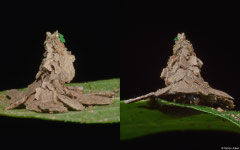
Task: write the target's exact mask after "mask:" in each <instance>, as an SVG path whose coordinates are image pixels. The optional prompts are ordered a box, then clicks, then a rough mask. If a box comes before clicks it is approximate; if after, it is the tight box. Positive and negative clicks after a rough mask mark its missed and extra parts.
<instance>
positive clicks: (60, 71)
mask: <svg viewBox="0 0 240 150" xmlns="http://www.w3.org/2000/svg"><path fill="white" fill-rule="evenodd" d="M60 35H61V34H59V33H58V31H56V32H55V33H53V34H51V33H50V32H47V36H46V41H45V42H44V46H45V50H46V51H45V53H44V59H43V60H42V63H41V65H40V68H39V71H38V73H37V75H36V80H35V81H34V82H33V83H32V84H30V85H29V86H28V88H27V91H26V92H22V91H18V90H9V91H8V93H7V95H8V96H9V97H10V98H11V99H10V101H9V106H8V107H7V109H14V108H19V107H21V106H23V107H26V109H28V110H32V111H36V112H49V113H62V112H67V111H68V110H83V109H84V108H85V107H86V106H88V105H105V104H110V103H111V102H112V100H111V99H110V98H107V97H102V96H97V95H95V94H83V93H82V89H81V88H79V87H76V88H74V87H71V88H69V87H67V86H66V85H65V83H69V82H70V81H71V80H72V79H73V78H74V76H75V70H74V67H73V62H74V61H75V57H74V55H72V54H71V52H70V51H67V48H66V47H65V45H64V43H63V41H62V40H61V39H60V37H59V36H60Z"/></svg>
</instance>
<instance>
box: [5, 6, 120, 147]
mask: <svg viewBox="0 0 240 150" xmlns="http://www.w3.org/2000/svg"><path fill="white" fill-rule="evenodd" d="M99 5H100V6H102V7H104V4H103V3H101V4H99ZM99 5H98V6H99ZM88 6H89V7H88ZM105 7H106V6H105ZM116 7H117V6H116ZM28 8H29V9H27V8H26V9H25V10H24V11H23V10H21V11H20V10H19V11H18V12H19V13H15V14H12V15H11V14H9V15H11V16H5V17H4V18H3V19H4V20H5V21H3V22H4V23H3V24H1V28H2V29H4V31H3V33H2V37H1V41H2V42H3V43H5V44H4V45H2V49H3V51H2V54H1V55H2V56H3V57H2V59H1V60H0V61H1V62H0V64H1V68H2V71H1V78H0V80H1V82H0V83H1V85H0V128H2V129H3V128H4V129H5V130H4V131H3V132H2V134H4V135H6V136H8V135H18V136H24V135H28V136H29V135H33V136H38V137H39V136H40V137H41V136H47V137H52V136H53V137H55V136H56V137H58V136H60V135H61V136H62V135H66V136H71V135H74V136H77V135H81V136H82V137H84V140H86V141H89V140H92V141H96V142H100V143H101V142H102V141H103V140H108V141H111V142H113V143H118V142H119V126H120V44H119V35H118V33H119V31H118V28H119V27H118V26H119V23H118V22H119V15H118V10H115V9H114V8H106V10H105V11H102V10H101V11H100V10H99V9H100V8H99V7H97V6H96V7H93V6H92V5H91V7H90V4H84V6H81V9H80V8H78V9H77V10H76V9H74V6H72V5H71V9H70V8H69V10H65V13H64V14H62V15H60V16H54V17H53V16H52V15H49V14H48V13H47V12H42V11H40V8H39V9H37V8H36V9H31V7H28ZM109 9H111V10H109ZM89 10H91V11H90V12H92V13H85V12H87V11H88V12H89ZM108 11H111V12H113V13H107V12H108ZM29 12H31V15H30V13H29ZM40 12H41V13H40ZM32 16H35V17H32ZM10 18H11V19H10ZM110 18H111V19H110ZM35 129H38V130H35ZM33 131H34V132H33Z"/></svg>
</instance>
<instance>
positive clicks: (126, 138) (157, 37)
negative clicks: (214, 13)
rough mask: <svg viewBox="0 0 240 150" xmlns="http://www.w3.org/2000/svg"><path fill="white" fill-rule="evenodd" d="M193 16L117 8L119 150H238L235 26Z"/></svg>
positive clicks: (149, 7) (130, 6) (239, 126)
mask: <svg viewBox="0 0 240 150" xmlns="http://www.w3.org/2000/svg"><path fill="white" fill-rule="evenodd" d="M181 13H182V14H184V13H183V12H181ZM183 16H184V17H186V16H185V15H182V16H179V17H183ZM197 16H198V17H197V18H198V19H196V18H191V17H190V18H189V19H185V18H178V19H175V18H176V16H174V15H170V14H167V13H164V12H162V11H161V10H159V8H156V6H154V4H151V5H150V4H149V5H148V4H146V5H144V6H142V5H141V7H138V6H136V5H133V4H130V3H125V4H124V6H123V7H122V9H121V30H120V31H121V37H120V47H121V103H120V108H121V111H120V112H121V113H120V114H121V117H120V118H121V123H120V141H121V146H123V147H131V148H137V147H139V148H143V147H145V146H147V147H148V148H149V149H239V145H240V144H239V142H238V141H237V139H239V138H240V134H239V133H240V111H239V109H240V102H239V88H238V85H239V84H240V79H239V76H240V68H239V62H238V60H239V55H238V53H239V48H238V43H239V38H238V35H239V33H240V30H239V29H238V26H239V24H237V23H231V24H228V23H226V22H224V21H223V20H222V19H221V18H219V19H218V18H215V19H214V20H213V19H211V17H210V16H209V15H207V14H198V15H197ZM224 137H225V138H224Z"/></svg>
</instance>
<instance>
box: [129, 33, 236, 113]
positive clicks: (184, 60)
mask: <svg viewBox="0 0 240 150" xmlns="http://www.w3.org/2000/svg"><path fill="white" fill-rule="evenodd" d="M202 65H203V62H202V61H201V60H200V59H199V58H197V57H196V54H195V52H194V49H193V46H192V44H191V43H190V41H188V40H186V37H185V35H184V33H182V34H178V36H177V39H176V41H175V45H174V47H173V55H172V56H171V57H170V58H169V60H168V63H167V67H166V68H164V69H163V71H162V73H161V78H162V79H163V80H164V81H165V85H166V87H165V88H162V89H159V90H157V91H156V92H152V93H149V94H147V95H143V96H140V97H137V98H134V99H129V100H126V101H125V103H131V102H135V101H139V100H143V99H147V98H161V99H165V100H170V101H174V102H180V103H190V104H199V105H207V106H211V107H222V108H225V109H232V108H234V106H235V105H234V103H233V98H232V97H231V96H230V95H228V94H227V93H225V92H222V91H219V90H216V89H213V88H211V87H210V86H209V84H208V83H207V82H205V81H204V80H203V78H202V77H201V74H200V71H201V68H202Z"/></svg>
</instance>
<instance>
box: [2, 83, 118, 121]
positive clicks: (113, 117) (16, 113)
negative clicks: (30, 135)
mask: <svg viewBox="0 0 240 150" xmlns="http://www.w3.org/2000/svg"><path fill="white" fill-rule="evenodd" d="M68 85H69V86H79V85H80V86H83V89H84V92H85V93H90V92H91V93H92V92H100V91H113V90H119V89H120V80H119V79H109V80H101V81H94V82H86V83H73V84H68ZM22 90H25V89H22ZM6 92H7V91H2V92H0V94H1V95H5V94H6ZM117 95H118V96H117V98H116V99H115V100H113V103H112V104H111V105H105V106H94V107H92V108H86V109H85V110H84V111H70V112H67V113H60V114H48V113H36V112H33V111H29V110H26V109H14V110H5V107H6V106H7V101H8V100H7V99H5V100H0V115H2V116H9V117H18V118H35V119H44V120H54V121H64V122H77V123H118V122H120V108H119V106H120V100H119V95H120V92H118V93H117Z"/></svg>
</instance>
